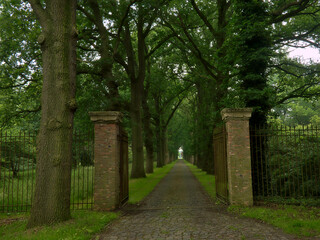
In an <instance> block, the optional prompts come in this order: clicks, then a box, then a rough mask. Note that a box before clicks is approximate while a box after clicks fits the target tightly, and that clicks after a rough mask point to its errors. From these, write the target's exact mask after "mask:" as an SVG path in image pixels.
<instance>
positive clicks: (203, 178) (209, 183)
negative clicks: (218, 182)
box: [185, 161, 216, 201]
mask: <svg viewBox="0 0 320 240" xmlns="http://www.w3.org/2000/svg"><path fill="white" fill-rule="evenodd" d="M185 163H186V164H187V166H188V167H189V168H190V170H191V172H192V173H193V175H194V176H195V177H196V178H197V179H198V181H199V182H200V183H201V185H202V186H203V187H204V189H205V190H206V192H207V193H208V194H209V195H210V197H211V198H212V200H214V201H215V200H216V187H215V178H214V175H212V174H207V173H206V172H204V171H202V170H201V169H199V168H197V166H195V165H192V164H191V163H189V162H187V161H185Z"/></svg>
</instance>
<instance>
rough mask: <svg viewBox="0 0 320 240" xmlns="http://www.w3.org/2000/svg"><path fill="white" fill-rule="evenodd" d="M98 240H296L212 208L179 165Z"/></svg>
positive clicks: (190, 176) (217, 207) (200, 189)
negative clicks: (138, 204) (139, 203)
mask: <svg viewBox="0 0 320 240" xmlns="http://www.w3.org/2000/svg"><path fill="white" fill-rule="evenodd" d="M95 239H100V240H126V239H128V240H134V239H137V240H142V239H155V240H158V239H159V240H160V239H181V240H182V239H183V240H185V239H189V240H191V239H194V240H200V239H210V240H211V239H219V240H220V239H239V240H245V239H274V240H281V239H298V238H294V237H292V236H289V235H286V234H284V233H283V232H282V231H281V230H278V229H275V228H273V227H271V226H269V225H266V224H263V223H259V222H257V221H255V220H252V219H244V218H238V217H236V216H234V215H232V214H230V213H228V212H227V211H226V210H225V208H224V207H221V206H216V205H215V204H213V203H212V202H211V201H210V199H209V198H208V196H207V195H206V194H205V193H204V191H203V189H202V187H201V185H200V183H199V182H198V181H197V180H196V178H195V177H194V176H193V175H192V173H191V171H190V170H189V168H188V167H187V166H186V165H185V164H184V162H183V161H178V162H177V163H176V164H175V166H174V167H173V168H172V170H171V172H170V173H169V174H168V175H167V176H166V177H165V178H164V179H163V180H162V181H161V182H160V184H159V185H158V186H157V187H156V188H155V190H154V191H153V192H152V193H151V194H150V195H149V196H148V197H147V199H146V200H145V201H144V202H143V203H142V204H141V205H140V206H139V207H127V208H126V209H125V214H124V216H123V217H121V218H120V219H119V220H117V221H115V222H114V223H113V224H111V225H110V226H109V227H108V228H107V229H106V231H105V232H104V233H102V234H101V235H100V236H96V238H95Z"/></svg>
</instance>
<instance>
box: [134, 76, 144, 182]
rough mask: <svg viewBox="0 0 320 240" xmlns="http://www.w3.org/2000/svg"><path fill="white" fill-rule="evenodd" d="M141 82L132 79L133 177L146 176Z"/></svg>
mask: <svg viewBox="0 0 320 240" xmlns="http://www.w3.org/2000/svg"><path fill="white" fill-rule="evenodd" d="M141 88H142V86H141V84H139V82H138V81H131V129H132V158H133V161H132V170H131V178H141V177H145V176H146V174H145V171H144V154H143V137H142V120H141V110H140V109H141V92H142V91H141Z"/></svg>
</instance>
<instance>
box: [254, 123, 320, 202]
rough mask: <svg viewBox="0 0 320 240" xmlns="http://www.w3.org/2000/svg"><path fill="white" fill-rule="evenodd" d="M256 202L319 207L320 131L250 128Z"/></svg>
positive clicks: (267, 127) (306, 128)
mask: <svg viewBox="0 0 320 240" xmlns="http://www.w3.org/2000/svg"><path fill="white" fill-rule="evenodd" d="M250 136H251V159H252V178H253V192H254V199H255V200H256V201H260V200H262V201H272V202H277V203H279V202H281V203H293V204H301V203H303V204H312V205H320V129H319V128H318V127H312V126H302V127H286V126H259V127H258V126H255V127H251V128H250Z"/></svg>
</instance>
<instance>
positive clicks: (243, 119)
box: [221, 108, 253, 206]
mask: <svg viewBox="0 0 320 240" xmlns="http://www.w3.org/2000/svg"><path fill="white" fill-rule="evenodd" d="M251 112H252V109H251V108H239V109H231V108H226V109H223V110H222V111H221V116H222V119H223V120H224V122H225V123H226V131H227V144H226V145H227V166H228V188H229V202H230V204H234V205H246V206H251V205H253V195H252V177H251V155H250V132H249V119H250V117H251Z"/></svg>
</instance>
